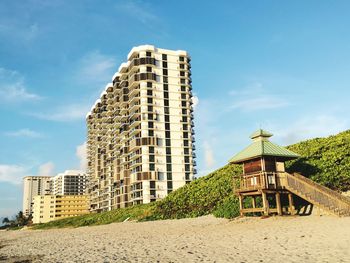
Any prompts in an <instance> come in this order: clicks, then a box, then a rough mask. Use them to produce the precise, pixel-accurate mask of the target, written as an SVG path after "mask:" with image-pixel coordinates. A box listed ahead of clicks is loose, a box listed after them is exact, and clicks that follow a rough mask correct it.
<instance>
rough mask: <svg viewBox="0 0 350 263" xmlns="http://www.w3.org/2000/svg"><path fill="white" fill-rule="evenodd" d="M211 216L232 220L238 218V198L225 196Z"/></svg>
mask: <svg viewBox="0 0 350 263" xmlns="http://www.w3.org/2000/svg"><path fill="white" fill-rule="evenodd" d="M213 215H214V216H216V217H223V218H234V217H237V216H239V215H240V213H239V203H238V198H237V197H236V196H234V195H228V196H226V198H225V199H224V200H222V202H220V203H219V204H218V205H217V206H216V208H215V210H214V211H213Z"/></svg>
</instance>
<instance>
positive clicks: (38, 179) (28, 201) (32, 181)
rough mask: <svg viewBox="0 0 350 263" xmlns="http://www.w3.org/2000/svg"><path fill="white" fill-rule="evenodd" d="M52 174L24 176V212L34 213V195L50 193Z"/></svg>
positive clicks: (27, 213) (27, 214)
mask: <svg viewBox="0 0 350 263" xmlns="http://www.w3.org/2000/svg"><path fill="white" fill-rule="evenodd" d="M51 178H52V177H51V176H26V177H24V178H23V214H24V215H25V216H26V217H28V216H29V215H31V214H32V202H33V197H34V196H36V195H46V194H50V180H51Z"/></svg>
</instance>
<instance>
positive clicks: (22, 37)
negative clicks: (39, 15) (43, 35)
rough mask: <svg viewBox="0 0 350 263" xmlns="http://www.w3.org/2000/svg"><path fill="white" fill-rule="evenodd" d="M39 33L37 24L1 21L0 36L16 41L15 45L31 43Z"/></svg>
mask: <svg viewBox="0 0 350 263" xmlns="http://www.w3.org/2000/svg"><path fill="white" fill-rule="evenodd" d="M39 33H40V28H39V25H38V24H37V23H31V24H25V25H22V24H18V23H15V22H14V21H2V23H1V24H0V35H3V36H4V37H6V39H10V40H12V41H16V43H21V44H23V43H24V44H27V43H32V42H33V40H35V39H36V38H37V37H38V35H39Z"/></svg>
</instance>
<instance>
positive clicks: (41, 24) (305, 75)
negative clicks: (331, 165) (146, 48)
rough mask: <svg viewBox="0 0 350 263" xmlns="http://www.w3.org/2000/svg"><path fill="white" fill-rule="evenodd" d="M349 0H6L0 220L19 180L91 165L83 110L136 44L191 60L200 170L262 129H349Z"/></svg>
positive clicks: (0, 56)
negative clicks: (171, 51)
mask: <svg viewBox="0 0 350 263" xmlns="http://www.w3.org/2000/svg"><path fill="white" fill-rule="evenodd" d="M349 9H350V2H349V1H326V0H317V1H312V0H308V1H294V0H293V1H291V0H290V1H269V0H264V1H258V0H256V1H249V0H248V1H230V0H228V1H221V0H217V1H195V0H192V1H189V0H187V1H185V0H176V1H175V0H173V1H170V0H169V1H161V0H153V1H151V0H150V1H136V0H129V1H127V0H124V1H119V0H114V1H112V0H101V1H92V0H85V1H78V0H77V1H60V0H23V1H13V0H2V1H0V123H1V124H0V217H2V216H11V215H13V214H14V213H16V212H18V211H19V210H21V209H22V187H23V186H22V178H23V177H24V176H27V175H55V174H56V173H58V172H62V171H64V170H67V169H84V167H85V166H86V162H85V156H86V152H85V141H86V125H85V115H86V113H87V111H88V110H89V109H90V107H91V106H92V105H93V103H94V102H95V100H96V99H97V98H98V97H99V94H100V93H101V91H102V90H103V89H104V86H105V84H106V83H108V82H111V78H112V76H113V74H114V73H115V72H116V71H117V69H118V67H119V65H120V64H121V63H122V62H124V61H126V59H127V54H128V52H129V51H130V50H131V48H132V47H134V46H138V45H143V44H151V45H155V46H156V47H160V48H166V49H175V50H178V49H181V50H186V51H188V52H189V54H190V55H191V57H192V80H193V83H192V84H193V92H194V95H195V98H196V107H195V120H194V122H195V138H196V154H197V169H198V176H203V175H206V174H208V173H209V172H211V171H213V170H215V169H217V168H219V167H221V166H223V165H225V164H227V162H228V160H229V159H230V157H232V156H233V155H234V154H235V153H237V152H238V151H240V150H241V149H242V148H244V147H245V146H247V145H248V144H249V143H250V139H249V135H250V134H251V133H252V132H254V131H255V130H256V129H258V128H263V129H266V130H268V131H270V132H272V133H273V134H274V136H273V137H272V139H271V140H272V141H274V142H276V143H279V144H281V145H288V144H292V143H296V142H298V141H300V140H304V139H308V138H314V137H322V136H328V135H331V134H336V133H338V132H340V131H344V130H347V129H349V128H350V121H349V115H350V103H349V98H350V74H349V72H350V63H349V61H350V16H349V12H348V10H349Z"/></svg>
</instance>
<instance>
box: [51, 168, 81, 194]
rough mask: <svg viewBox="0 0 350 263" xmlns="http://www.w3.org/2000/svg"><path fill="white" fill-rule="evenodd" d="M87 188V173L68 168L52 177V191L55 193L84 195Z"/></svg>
mask: <svg viewBox="0 0 350 263" xmlns="http://www.w3.org/2000/svg"><path fill="white" fill-rule="evenodd" d="M85 190H86V174H85V173H84V172H82V171H76V170H67V171H65V172H64V173H59V174H57V175H56V176H54V177H52V179H51V193H52V194H54V195H83V194H85Z"/></svg>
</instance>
